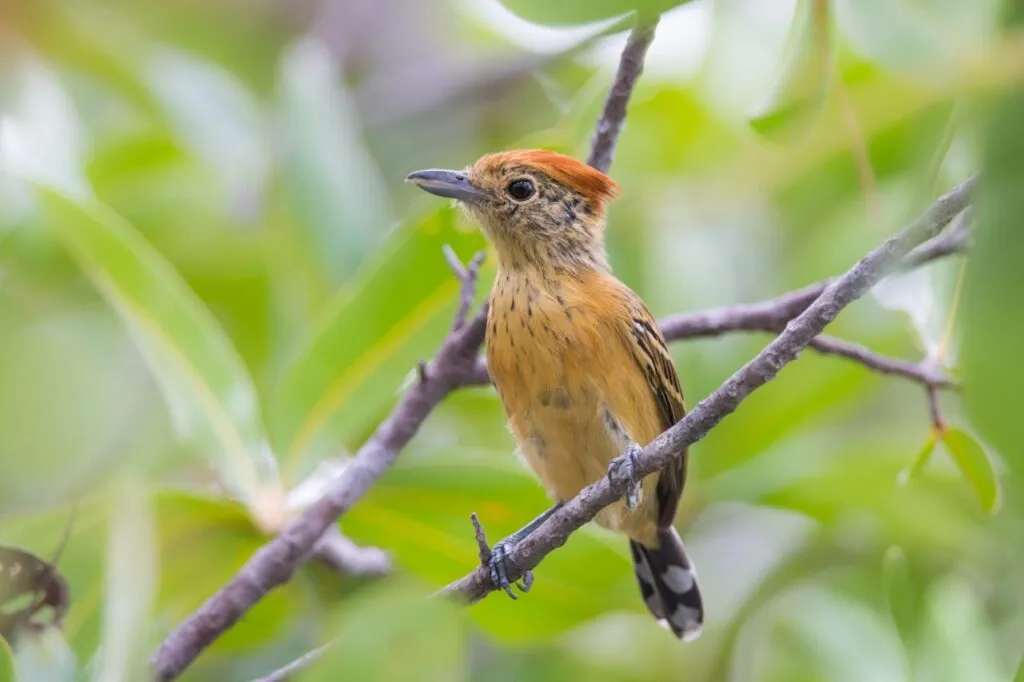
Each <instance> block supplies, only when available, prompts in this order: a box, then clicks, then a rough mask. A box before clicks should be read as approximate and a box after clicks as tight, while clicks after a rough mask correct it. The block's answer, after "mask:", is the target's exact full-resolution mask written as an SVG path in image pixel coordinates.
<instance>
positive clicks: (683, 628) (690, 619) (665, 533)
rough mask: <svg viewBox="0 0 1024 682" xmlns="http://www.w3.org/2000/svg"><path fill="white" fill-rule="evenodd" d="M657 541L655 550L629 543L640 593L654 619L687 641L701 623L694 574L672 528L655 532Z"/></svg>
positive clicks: (698, 632) (695, 574)
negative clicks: (657, 544)
mask: <svg viewBox="0 0 1024 682" xmlns="http://www.w3.org/2000/svg"><path fill="white" fill-rule="evenodd" d="M658 540H659V543H660V544H659V546H658V547H647V546H646V545H642V544H640V543H638V542H636V541H633V540H630V542H629V548H630V550H631V551H632V553H633V570H634V571H635V572H636V579H637V582H639V583H640V594H641V595H642V596H643V598H644V603H645V604H647V608H648V609H649V610H650V612H651V614H652V615H653V616H654V617H655V618H657V619H658V620H659V621H660V622H662V624H664V625H666V626H667V627H668V628H669V629H670V630H672V632H673V633H674V634H675V636H676V637H679V638H680V639H682V640H684V641H687V642H689V641H692V640H694V639H696V638H697V637H698V636H699V635H700V630H701V625H702V624H703V622H704V604H703V601H702V600H701V596H700V587H699V586H698V584H697V572H696V570H694V567H693V564H691V563H690V560H689V558H688V557H687V556H686V550H685V549H683V541H682V539H680V537H679V533H677V532H676V530H675V528H663V529H661V530H659V531H658Z"/></svg>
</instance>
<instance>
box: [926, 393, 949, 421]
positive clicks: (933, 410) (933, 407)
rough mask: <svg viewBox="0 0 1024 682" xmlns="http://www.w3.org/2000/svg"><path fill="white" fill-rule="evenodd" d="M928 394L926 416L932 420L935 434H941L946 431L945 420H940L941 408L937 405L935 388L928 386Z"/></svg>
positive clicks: (937, 397)
mask: <svg viewBox="0 0 1024 682" xmlns="http://www.w3.org/2000/svg"><path fill="white" fill-rule="evenodd" d="M927 392H928V414H929V415H930V416H931V418H932V427H933V428H934V429H935V431H936V432H938V433H942V432H943V431H944V430H945V429H946V420H945V419H943V418H942V407H941V406H940V405H939V390H938V388H937V387H936V386H929V387H928V388H927Z"/></svg>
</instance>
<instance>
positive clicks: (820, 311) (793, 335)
mask: <svg viewBox="0 0 1024 682" xmlns="http://www.w3.org/2000/svg"><path fill="white" fill-rule="evenodd" d="M974 184H975V180H974V179H971V180H968V181H967V182H965V183H964V184H962V185H960V186H959V187H957V188H956V189H954V190H952V191H951V192H949V193H948V194H946V195H945V196H943V197H942V198H940V199H939V200H938V201H937V202H936V203H935V204H934V205H933V206H932V207H931V208H930V209H929V210H928V211H927V212H926V213H925V214H924V215H922V216H921V217H920V218H918V219H917V220H916V221H914V222H913V223H912V224H911V225H910V226H908V227H907V228H905V229H904V230H903V231H902V232H900V233H899V234H897V235H896V236H895V237H892V238H890V239H889V240H887V241H886V242H885V243H884V244H882V245H881V246H879V247H878V248H876V249H875V250H874V251H872V252H871V253H869V254H868V255H867V256H865V257H864V258H862V259H861V260H860V261H859V262H858V263H857V264H856V265H854V266H853V267H852V268H851V269H850V270H849V271H848V272H846V274H844V275H843V276H842V277H839V278H838V279H835V280H833V281H832V282H831V283H829V284H828V286H826V287H825V290H824V291H823V292H822V293H821V295H820V296H819V297H817V299H816V300H814V302H812V303H811V304H810V305H809V306H807V307H806V309H805V310H804V311H803V312H801V313H800V314H799V315H797V317H796V318H794V319H793V320H791V321H790V322H789V323H788V324H786V326H785V329H784V330H783V331H782V333H781V334H779V335H778V336H777V337H776V338H775V339H774V340H773V341H772V342H771V343H769V344H768V345H767V346H766V347H765V348H764V350H762V351H761V352H760V353H758V354H757V356H756V357H755V358H754V359H753V360H751V361H750V362H748V363H747V364H746V365H744V366H743V367H742V368H741V369H740V370H739V371H737V372H736V373H735V374H733V375H732V376H731V377H729V379H727V380H726V381H725V383H723V384H722V385H721V386H720V387H719V388H718V389H717V390H715V391H714V392H713V393H712V394H711V395H709V396H708V397H707V398H705V399H704V400H702V401H701V402H699V403H698V404H697V405H696V406H695V407H694V408H693V410H692V411H690V412H689V413H688V414H687V415H686V416H685V417H683V419H682V420H680V421H679V422H678V423H677V424H675V425H674V426H673V427H671V428H670V429H668V430H667V431H665V432H664V433H663V434H661V435H660V436H658V437H657V438H656V439H655V440H654V441H653V442H651V443H650V444H648V445H647V446H646V447H645V448H644V449H643V452H642V454H641V455H640V457H639V461H638V463H637V471H638V473H639V474H640V475H641V476H646V475H648V474H651V473H654V472H655V471H658V470H660V469H664V468H665V467H666V466H668V464H669V463H670V462H672V460H673V459H674V458H675V457H677V456H678V454H679V453H680V452H682V451H683V450H684V449H685V448H687V447H688V446H690V445H693V444H694V443H696V442H697V441H699V440H700V439H701V438H703V437H704V436H705V435H707V433H708V432H709V431H710V430H711V429H713V428H714V427H715V426H717V425H718V424H719V422H721V421H722V420H723V419H725V418H726V417H727V416H729V415H730V414H732V413H733V412H734V411H735V410H736V408H737V407H739V405H740V403H741V402H743V400H744V399H745V398H746V397H747V396H749V395H750V394H751V393H753V392H754V391H756V390H757V389H758V388H760V387H761V386H764V385H765V384H766V383H768V382H769V381H771V380H772V379H774V378H775V376H776V375H777V374H778V373H779V371H780V370H782V368H783V367H785V366H786V365H787V364H789V363H790V362H792V361H793V360H795V359H796V358H797V356H798V355H799V354H800V352H801V351H802V350H803V349H804V348H806V347H807V346H809V345H810V344H811V343H812V342H813V341H814V340H815V338H817V337H818V335H819V334H821V332H822V330H824V329H825V327H826V326H828V324H829V323H831V322H832V321H833V320H834V319H835V318H836V317H837V316H838V315H839V313H840V312H841V311H842V310H843V308H845V307H846V306H847V305H849V304H850V303H852V302H853V301H855V300H857V299H858V298H860V297H861V296H863V295H864V294H865V293H867V291H868V290H869V289H870V288H871V287H872V286H874V285H875V284H876V283H877V282H878V281H879V280H881V279H882V278H883V277H885V275H886V274H888V273H890V272H892V271H894V270H895V269H896V268H898V267H899V265H900V262H901V260H902V259H903V258H904V257H905V256H906V255H907V254H908V253H910V251H911V250H912V249H913V248H914V247H916V246H917V245H919V244H921V243H922V242H924V241H925V239H927V238H928V236H930V235H932V234H935V233H937V232H938V231H939V230H940V229H941V228H942V226H944V225H946V224H947V223H949V221H950V220H952V219H953V218H954V217H955V216H956V215H957V214H958V213H960V212H961V211H963V210H964V208H965V207H966V206H967V203H968V201H969V197H970V193H971V190H972V188H973V186H974ZM626 485H627V483H626V481H618V482H617V483H615V484H612V483H611V482H610V481H609V480H608V478H607V477H605V478H602V479H601V480H600V481H598V482H597V483H594V484H593V485H590V486H588V487H586V488H584V489H583V490H582V491H581V492H580V494H579V495H577V496H576V497H575V498H573V499H572V500H570V501H569V502H567V503H566V504H565V505H564V506H562V508H561V509H559V510H558V511H557V512H555V513H554V514H553V515H552V516H551V518H549V519H548V520H547V521H545V522H544V523H543V524H542V525H541V526H540V527H539V528H537V530H535V531H534V532H533V533H531V534H530V535H529V536H527V537H526V538H525V539H523V540H522V541H520V542H519V543H517V544H516V545H515V546H514V547H513V548H512V550H511V552H510V553H509V555H508V568H509V579H510V580H516V579H517V578H521V577H522V576H523V575H524V573H525V572H526V571H528V570H531V569H533V568H535V567H536V566H537V564H539V563H540V562H541V560H542V559H543V558H544V557H545V556H547V555H548V554H549V553H551V552H552V551H554V550H555V549H557V548H558V547H561V546H562V545H564V544H565V542H566V540H568V539H569V536H570V535H571V534H572V533H573V532H575V531H576V530H577V529H579V528H580V527H581V526H583V524H585V523H587V522H588V521H590V520H591V519H593V518H594V516H595V515H596V514H597V513H598V512H599V511H600V510H601V509H603V508H605V507H607V506H608V505H609V504H611V503H612V502H614V501H616V500H618V499H619V498H621V497H622V495H623V494H624V493H625V488H626ZM494 589H496V588H495V586H494V585H493V584H492V583H491V576H490V571H489V570H488V568H487V567H486V566H480V567H478V568H477V569H476V570H475V571H473V572H472V573H470V574H469V575H467V576H466V577H464V578H462V579H460V580H457V581H455V582H453V583H451V584H450V585H448V586H447V587H445V588H444V589H442V590H441V591H440V592H439V594H441V595H447V596H455V597H459V598H461V599H463V600H465V601H467V602H475V601H478V600H480V599H482V598H483V597H485V596H486V595H487V594H488V593H490V592H491V591H493V590H494Z"/></svg>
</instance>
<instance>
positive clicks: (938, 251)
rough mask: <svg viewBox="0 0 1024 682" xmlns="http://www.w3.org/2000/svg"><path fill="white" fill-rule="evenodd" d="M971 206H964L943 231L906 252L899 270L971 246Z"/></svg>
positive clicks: (910, 267)
mask: <svg viewBox="0 0 1024 682" xmlns="http://www.w3.org/2000/svg"><path fill="white" fill-rule="evenodd" d="M973 217H974V216H973V211H972V210H971V207H970V206H968V207H967V208H965V209H964V210H963V211H962V212H961V213H960V215H958V216H957V217H956V219H955V220H953V224H952V225H950V226H949V228H948V229H946V230H945V231H943V232H941V233H939V234H937V235H935V237H934V238H932V239H929V240H928V241H926V242H925V243H924V244H921V245H920V246H918V247H917V248H915V249H914V250H913V251H911V252H910V253H908V254H907V257H906V258H904V259H903V262H902V263H901V264H900V270H912V269H914V268H916V267H919V266H921V265H924V264H925V263H928V262H930V261H933V260H936V259H937V258H941V257H943V256H948V255H950V254H953V253H964V252H966V251H967V250H968V249H969V248H970V246H971V220H972V219H973Z"/></svg>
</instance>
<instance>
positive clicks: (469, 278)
mask: <svg viewBox="0 0 1024 682" xmlns="http://www.w3.org/2000/svg"><path fill="white" fill-rule="evenodd" d="M441 251H442V253H444V259H445V260H446V261H448V266H449V267H450V268H451V269H452V273H453V274H454V275H455V278H456V279H458V280H459V282H460V283H461V284H462V289H461V290H460V291H459V309H458V310H457V311H456V313H455V319H454V320H453V321H452V331H455V330H457V329H459V328H461V327H462V326H463V325H465V324H466V318H467V317H468V316H469V311H470V310H471V309H472V308H473V299H474V298H475V297H476V284H477V279H479V277H480V266H481V265H483V263H484V259H485V258H487V252H486V251H480V252H478V253H477V254H476V255H475V256H473V258H472V259H471V260H470V261H469V264H468V265H465V266H463V265H462V261H460V260H459V257H458V256H457V255H455V251H453V250H452V247H450V246H448V245H447V244H445V245H444V246H443V247H442V249H441ZM423 375H424V372H422V371H421V372H420V377H421V378H422V377H423Z"/></svg>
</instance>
